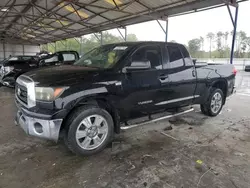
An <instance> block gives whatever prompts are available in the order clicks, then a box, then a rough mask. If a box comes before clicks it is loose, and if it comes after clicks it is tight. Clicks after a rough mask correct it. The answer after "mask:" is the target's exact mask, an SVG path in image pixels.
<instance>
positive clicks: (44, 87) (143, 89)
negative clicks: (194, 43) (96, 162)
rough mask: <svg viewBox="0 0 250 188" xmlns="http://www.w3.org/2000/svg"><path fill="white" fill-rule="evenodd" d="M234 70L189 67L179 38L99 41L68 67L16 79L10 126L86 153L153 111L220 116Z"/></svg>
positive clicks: (231, 89)
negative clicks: (196, 110)
mask: <svg viewBox="0 0 250 188" xmlns="http://www.w3.org/2000/svg"><path fill="white" fill-rule="evenodd" d="M235 75H236V70H235V69H234V67H233V66H232V65H207V64H203V65H198V63H197V64H195V61H193V60H192V58H191V57H190V55H189V53H188V51H187V50H186V48H185V47H184V46H183V45H181V44H177V43H165V42H125V43H116V44H108V45H103V46H100V47H98V48H95V49H93V50H92V51H90V52H88V53H86V54H85V55H84V56H83V57H82V58H81V59H80V60H78V61H77V62H76V63H74V64H73V65H65V66H64V65H63V66H59V67H48V68H43V69H38V70H34V71H31V72H28V73H25V74H23V75H21V76H19V77H18V79H17V83H16V87H15V99H16V104H17V107H18V112H17V116H16V124H17V125H20V126H21V127H22V129H24V131H25V132H26V133H27V134H29V135H33V136H36V137H41V138H45V139H50V140H54V141H58V139H59V138H62V139H63V140H64V141H65V144H66V146H67V147H68V148H69V149H70V150H71V151H73V152H74V153H77V154H82V155H91V154H94V153H97V152H99V151H101V150H103V149H104V148H105V147H106V146H107V144H108V143H109V142H111V140H112V138H113V135H114V133H120V130H121V129H126V127H131V126H132V127H133V125H131V124H129V123H128V122H130V121H131V120H133V119H135V118H137V119H138V117H141V116H148V117H149V121H150V120H152V119H154V116H155V114H156V113H157V114H158V113H162V112H164V111H170V110H171V109H179V108H182V107H187V106H191V105H195V104H199V105H200V107H201V111H202V112H203V113H204V114H205V115H208V116H216V115H218V114H219V113H220V111H221V109H222V107H223V105H224V104H225V102H226V98H227V97H228V96H229V95H231V94H232V93H233V92H234V83H235ZM157 117H159V116H157ZM167 117H169V116H167ZM161 119H164V117H160V118H158V120H161ZM139 124H140V123H139ZM141 124H144V123H141ZM137 125H138V124H137ZM152 126H153V124H152Z"/></svg>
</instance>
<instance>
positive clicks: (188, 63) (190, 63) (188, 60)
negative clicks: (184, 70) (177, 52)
mask: <svg viewBox="0 0 250 188" xmlns="http://www.w3.org/2000/svg"><path fill="white" fill-rule="evenodd" d="M180 49H181V53H182V55H183V57H184V61H185V65H186V66H193V65H194V64H193V60H192V58H191V57H190V55H189V53H188V51H187V49H186V48H185V47H184V46H180Z"/></svg>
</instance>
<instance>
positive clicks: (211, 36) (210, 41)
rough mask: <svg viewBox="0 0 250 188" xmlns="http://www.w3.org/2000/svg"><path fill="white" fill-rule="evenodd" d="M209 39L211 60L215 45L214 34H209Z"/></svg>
mask: <svg viewBox="0 0 250 188" xmlns="http://www.w3.org/2000/svg"><path fill="white" fill-rule="evenodd" d="M207 38H208V40H209V49H210V55H209V57H210V58H211V57H212V43H213V40H214V33H212V32H209V33H208V34H207Z"/></svg>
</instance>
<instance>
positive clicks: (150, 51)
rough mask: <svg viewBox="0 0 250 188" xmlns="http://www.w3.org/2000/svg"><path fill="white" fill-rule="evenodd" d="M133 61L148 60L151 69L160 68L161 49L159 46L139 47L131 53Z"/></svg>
mask: <svg viewBox="0 0 250 188" xmlns="http://www.w3.org/2000/svg"><path fill="white" fill-rule="evenodd" d="M133 61H150V63H151V68H152V69H162V63H161V49H160V47H159V46H145V47H141V48H139V49H138V50H137V51H136V52H135V53H134V54H133V56H132V62H133Z"/></svg>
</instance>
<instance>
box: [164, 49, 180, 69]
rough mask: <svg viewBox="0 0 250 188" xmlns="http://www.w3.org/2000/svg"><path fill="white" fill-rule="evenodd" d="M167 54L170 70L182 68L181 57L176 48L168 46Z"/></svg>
mask: <svg viewBox="0 0 250 188" xmlns="http://www.w3.org/2000/svg"><path fill="white" fill-rule="evenodd" d="M168 54H169V64H170V66H169V67H170V68H171V69H173V68H178V67H183V66H184V61H183V57H182V54H181V51H180V49H179V48H178V47H176V46H168Z"/></svg>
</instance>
